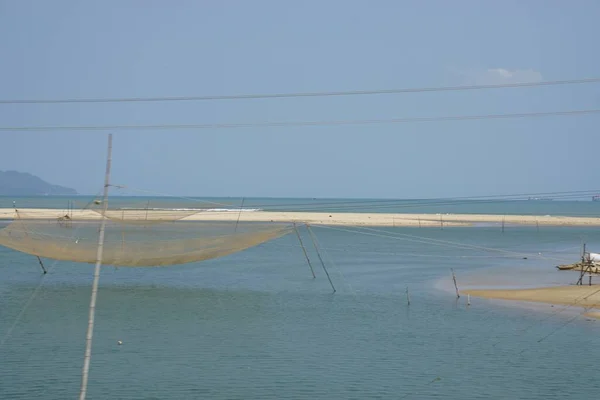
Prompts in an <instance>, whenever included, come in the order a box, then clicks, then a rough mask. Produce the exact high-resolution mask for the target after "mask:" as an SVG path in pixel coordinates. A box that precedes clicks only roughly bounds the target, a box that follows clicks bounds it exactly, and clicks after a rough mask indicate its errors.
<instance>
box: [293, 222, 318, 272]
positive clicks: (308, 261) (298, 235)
mask: <svg viewBox="0 0 600 400" xmlns="http://www.w3.org/2000/svg"><path fill="white" fill-rule="evenodd" d="M294 231H295V232H296V236H297V237H298V241H299V242H300V247H302V251H303V252H304V257H305V258H306V262H307V263H308V266H309V267H310V272H311V273H312V276H313V279H315V278H316V275H315V270H314V269H313V266H312V263H311V262H310V258H308V253H307V252H306V248H305V247H304V243H303V242H302V237H301V236H300V232H298V227H297V226H296V223H295V222H294Z"/></svg>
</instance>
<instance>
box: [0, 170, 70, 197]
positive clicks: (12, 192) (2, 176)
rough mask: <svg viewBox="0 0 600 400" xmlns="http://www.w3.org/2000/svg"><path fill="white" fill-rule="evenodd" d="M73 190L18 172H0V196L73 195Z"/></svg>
mask: <svg viewBox="0 0 600 400" xmlns="http://www.w3.org/2000/svg"><path fill="white" fill-rule="evenodd" d="M73 194H77V191H76V190H75V189H71V188H68V187H64V186H59V185H52V184H50V183H48V182H46V181H44V180H43V179H41V178H39V177H37V176H35V175H32V174H29V173H27V172H18V171H0V196H48V195H73Z"/></svg>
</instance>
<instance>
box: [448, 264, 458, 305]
mask: <svg viewBox="0 0 600 400" xmlns="http://www.w3.org/2000/svg"><path fill="white" fill-rule="evenodd" d="M450 270H451V271H452V280H453V281H454V289H456V298H457V299H459V298H460V293H459V292H458V285H457V284H456V275H454V268H450Z"/></svg>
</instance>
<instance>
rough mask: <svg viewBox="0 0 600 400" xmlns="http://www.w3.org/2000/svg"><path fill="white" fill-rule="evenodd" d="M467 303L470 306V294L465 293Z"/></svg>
mask: <svg viewBox="0 0 600 400" xmlns="http://www.w3.org/2000/svg"><path fill="white" fill-rule="evenodd" d="M467 305H468V306H470V305H471V295H470V294H467Z"/></svg>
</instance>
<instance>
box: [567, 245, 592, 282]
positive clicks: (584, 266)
mask: <svg viewBox="0 0 600 400" xmlns="http://www.w3.org/2000/svg"><path fill="white" fill-rule="evenodd" d="M556 268H557V269H558V270H560V271H578V272H579V279H578V280H577V283H576V284H577V285H583V277H584V276H585V274H588V276H589V285H591V284H592V275H600V254H599V253H590V252H586V251H585V244H584V245H583V252H582V256H581V261H580V262H578V263H574V264H564V265H558V266H557V267H556Z"/></svg>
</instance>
